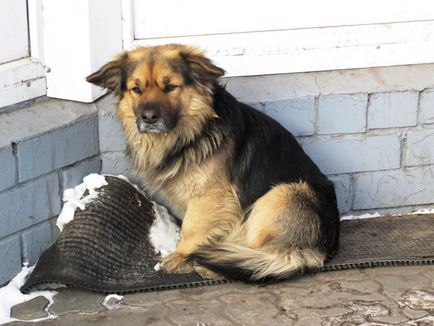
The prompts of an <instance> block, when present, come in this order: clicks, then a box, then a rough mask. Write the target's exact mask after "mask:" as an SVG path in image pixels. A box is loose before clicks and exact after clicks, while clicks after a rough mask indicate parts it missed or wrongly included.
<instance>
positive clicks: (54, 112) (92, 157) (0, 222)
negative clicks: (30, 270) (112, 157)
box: [0, 100, 101, 284]
mask: <svg viewBox="0 0 434 326" xmlns="http://www.w3.org/2000/svg"><path fill="white" fill-rule="evenodd" d="M0 167H1V172H0V284H2V283H4V282H6V281H8V280H9V279H10V278H11V277H12V276H14V275H15V274H16V273H17V272H18V271H19V270H20V269H21V265H22V263H23V262H25V261H28V262H29V263H30V264H33V263H35V261H36V260H37V258H38V257H39V255H40V254H41V252H42V251H43V250H45V249H46V248H48V247H49V246H50V245H51V244H52V243H53V241H54V240H55V239H56V237H57V234H58V231H57V227H56V226H55V217H56V216H57V215H58V214H59V212H60V209H61V205H62V203H61V196H62V193H63V190H64V189H66V188H69V187H71V186H75V185H76V184H78V183H79V182H81V180H82V178H83V176H85V175H87V174H89V173H91V172H99V171H100V167H101V162H100V158H99V141H98V117H97V110H96V107H95V106H94V105H85V104H78V103H75V102H65V101H59V100H46V101H39V102H38V103H36V104H34V105H32V106H30V107H27V108H24V109H20V110H18V111H14V112H9V113H2V114H0Z"/></svg>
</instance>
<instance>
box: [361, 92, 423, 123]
mask: <svg viewBox="0 0 434 326" xmlns="http://www.w3.org/2000/svg"><path fill="white" fill-rule="evenodd" d="M417 102H418V92H417V91H407V92H389V93H375V94H372V95H371V96H370V99H369V107H368V128H369V129H376V128H390V127H408V126H415V125H416V124H417Z"/></svg>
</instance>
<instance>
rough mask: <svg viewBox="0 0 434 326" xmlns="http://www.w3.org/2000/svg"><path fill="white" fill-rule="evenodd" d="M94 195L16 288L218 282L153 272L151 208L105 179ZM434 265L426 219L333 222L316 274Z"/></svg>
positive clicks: (147, 287)
mask: <svg viewBox="0 0 434 326" xmlns="http://www.w3.org/2000/svg"><path fill="white" fill-rule="evenodd" d="M106 181H107V182H108V183H109V185H108V186H104V187H102V188H100V189H99V192H100V193H99V195H98V198H97V199H95V200H94V201H93V202H91V203H89V204H88V205H87V206H86V209H85V210H83V211H81V210H77V212H76V214H75V218H74V220H73V221H72V222H70V223H69V224H67V225H66V227H65V229H64V230H63V232H62V233H61V235H60V237H59V239H58V240H57V241H56V243H55V244H53V245H52V246H51V247H50V248H49V249H47V250H46V251H45V252H44V253H43V254H42V256H41V257H40V259H39V260H38V262H37V264H36V266H35V268H34V270H33V272H32V274H31V275H30V277H29V278H28V279H27V281H26V283H25V284H24V286H23V287H22V291H23V292H29V291H31V290H32V289H33V288H34V287H38V288H39V289H40V288H44V287H45V286H47V285H49V284H50V283H61V284H65V285H67V286H73V287H80V288H84V289H88V290H92V291H99V292H105V293H132V292H142V291H155V290H165V289H174V288H184V287H195V286H201V285H211V284H218V283H224V282H226V281H212V280H204V279H202V278H201V277H200V276H199V275H197V274H194V273H191V274H167V273H165V272H164V271H162V270H160V271H155V270H154V266H155V265H156V264H157V262H158V260H157V257H156V256H155V254H154V250H153V247H152V246H151V245H150V243H149V240H148V236H147V235H148V232H149V228H150V226H151V225H152V223H153V220H154V215H153V214H154V213H153V209H152V203H151V202H149V201H148V200H147V199H146V198H145V197H144V196H143V195H142V193H141V192H139V191H138V190H136V189H135V188H134V187H133V186H132V185H130V184H129V183H128V182H126V181H124V180H122V179H119V178H116V177H109V176H106ZM432 263H434V215H420V216H416V215H411V216H402V217H400V216H394V217H378V218H371V219H364V220H350V221H343V222H342V223H341V241H340V248H339V252H338V253H337V255H336V256H335V257H334V258H333V259H332V260H330V261H329V262H327V264H326V265H325V266H324V268H322V269H321V271H326V270H337V269H347V268H357V267H370V266H383V265H408V264H411V265H414V264H432Z"/></svg>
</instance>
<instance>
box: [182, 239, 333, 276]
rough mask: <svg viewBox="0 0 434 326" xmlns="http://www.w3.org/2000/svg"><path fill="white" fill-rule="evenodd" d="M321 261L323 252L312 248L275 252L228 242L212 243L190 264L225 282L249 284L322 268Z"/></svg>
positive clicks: (193, 257) (199, 250)
mask: <svg viewBox="0 0 434 326" xmlns="http://www.w3.org/2000/svg"><path fill="white" fill-rule="evenodd" d="M324 259H325V255H324V253H322V252H321V251H319V250H315V249H297V248H295V249H288V250H285V251H280V252H279V251H277V252H275V251H273V250H272V248H259V249H252V248H248V247H245V246H242V245H239V244H236V243H231V242H222V243H217V242H213V243H210V244H208V245H205V246H202V247H200V248H198V249H197V250H196V251H195V252H194V253H193V254H191V255H190V256H189V260H190V261H194V262H196V263H198V264H200V265H203V266H205V267H207V268H209V269H210V270H212V271H214V272H216V273H219V274H220V275H222V276H224V277H226V278H228V279H232V280H243V281H251V282H255V281H260V280H267V279H284V278H288V277H290V276H293V275H296V274H301V273H303V271H305V270H306V269H312V268H318V267H322V266H323V263H324Z"/></svg>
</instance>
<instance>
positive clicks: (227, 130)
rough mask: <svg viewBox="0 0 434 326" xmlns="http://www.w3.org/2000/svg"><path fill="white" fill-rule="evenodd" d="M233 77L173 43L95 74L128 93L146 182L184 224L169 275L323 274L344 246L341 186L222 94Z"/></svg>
mask: <svg viewBox="0 0 434 326" xmlns="http://www.w3.org/2000/svg"><path fill="white" fill-rule="evenodd" d="M223 75H224V70H223V69H221V68H219V67H217V66H215V65H214V64H213V63H212V62H211V61H210V60H209V59H208V58H206V57H205V56H204V55H203V53H202V52H201V51H200V50H198V49H196V48H192V47H187V46H183V45H177V44H170V45H165V46H156V47H142V48H137V49H135V50H132V51H130V52H125V53H122V54H120V55H119V56H118V57H116V58H114V59H113V60H112V61H110V62H108V63H107V64H106V65H104V66H103V67H101V68H100V69H99V70H98V71H96V72H95V73H93V74H91V75H90V76H88V77H87V80H88V81H89V82H91V83H93V84H96V85H99V86H102V87H105V88H107V89H109V90H112V91H114V92H115V93H116V94H117V95H118V97H119V102H118V107H117V113H118V117H119V119H120V121H121V123H122V126H123V128H124V131H125V135H126V139H127V142H128V146H129V149H130V153H131V156H132V160H133V162H134V168H135V172H136V174H137V175H138V176H139V177H140V178H141V179H143V181H144V185H145V190H146V191H147V193H149V194H150V195H151V196H152V197H153V199H155V200H156V201H158V202H160V203H162V204H164V205H165V206H167V207H168V208H169V210H170V211H171V212H172V213H173V214H174V215H175V216H177V217H178V218H180V219H182V232H181V233H182V234H181V240H180V242H179V243H178V246H177V248H176V251H175V252H174V253H172V254H171V255H169V256H167V257H166V258H165V259H164V260H163V267H164V268H165V269H166V270H167V271H169V272H188V271H191V270H196V271H198V272H199V273H201V274H202V275H204V276H208V277H209V276H214V277H216V276H217V275H218V274H220V275H223V276H226V277H228V278H231V279H243V280H246V281H248V280H251V281H255V280H262V279H269V278H286V277H288V276H291V275H294V274H296V273H300V272H302V271H303V270H305V269H310V268H318V267H321V266H322V265H323V264H324V261H325V259H326V258H327V257H330V256H331V255H332V254H333V253H334V252H335V250H336V248H337V245H338V237H339V216H338V210H337V205H336V196H335V191H334V186H333V184H332V182H330V181H329V180H328V179H327V177H326V176H324V175H323V174H322V173H321V171H320V170H319V169H318V167H317V166H316V165H315V164H314V163H313V162H312V161H311V159H310V158H309V157H308V156H307V155H306V154H305V153H304V152H303V150H302V148H301V147H300V145H299V144H298V143H297V141H296V140H295V138H294V137H293V136H292V134H291V133H289V132H288V131H287V130H286V129H284V128H283V127H282V126H281V125H280V124H279V123H277V122H276V121H274V120H273V119H271V118H269V117H267V116H266V115H264V114H262V113H261V112H259V111H256V110H255V109H253V108H251V107H249V106H248V105H246V104H243V103H240V102H238V101H237V100H236V99H235V98H234V97H233V96H232V95H231V94H229V93H228V92H227V91H226V90H225V88H224V87H223V86H221V85H219V83H218V78H219V77H221V76H223ZM288 114H290V112H289V111H288ZM215 273H217V274H215Z"/></svg>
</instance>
